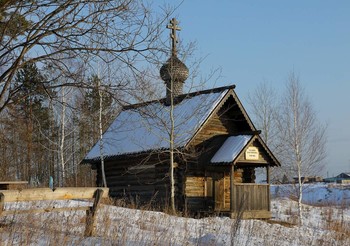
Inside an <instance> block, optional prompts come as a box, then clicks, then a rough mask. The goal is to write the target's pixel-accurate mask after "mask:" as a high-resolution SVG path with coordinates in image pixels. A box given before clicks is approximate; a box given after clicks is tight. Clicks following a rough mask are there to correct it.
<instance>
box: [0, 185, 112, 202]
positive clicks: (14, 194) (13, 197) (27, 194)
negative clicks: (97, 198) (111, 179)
mask: <svg viewBox="0 0 350 246" xmlns="http://www.w3.org/2000/svg"><path fill="white" fill-rule="evenodd" d="M101 189H103V190H104V191H105V192H104V196H103V197H108V190H109V189H108V188H101ZM95 191H96V188H94V187H72V188H56V189H55V190H54V191H52V190H51V189H50V188H35V189H24V190H4V191H1V192H2V193H3V195H4V196H5V197H4V202H24V201H44V200H70V199H91V198H93V196H94V192H95Z"/></svg>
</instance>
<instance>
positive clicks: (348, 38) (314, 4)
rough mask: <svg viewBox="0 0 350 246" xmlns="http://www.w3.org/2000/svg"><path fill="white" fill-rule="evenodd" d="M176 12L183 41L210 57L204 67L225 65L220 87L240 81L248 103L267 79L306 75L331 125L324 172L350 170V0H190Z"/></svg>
mask: <svg viewBox="0 0 350 246" xmlns="http://www.w3.org/2000/svg"><path fill="white" fill-rule="evenodd" d="M163 2H165V3H168V4H174V5H176V4H179V3H181V2H182V1H176V0H174V1H170V0H168V1H165V0H164V1H163ZM160 3H161V1H159V4H160ZM174 17H176V18H177V19H178V20H179V21H180V26H181V28H182V31H181V32H180V34H179V37H180V40H181V42H183V43H184V44H186V43H189V42H191V41H196V42H197V50H196V52H195V55H196V56H198V57H206V59H205V60H204V62H203V63H202V64H201V72H202V73H203V74H205V73H206V71H209V70H210V69H212V68H213V69H215V68H221V77H220V79H219V80H218V81H217V82H216V84H215V86H224V85H229V84H235V85H236V86H237V87H236V92H237V94H238V96H239V97H240V98H241V100H242V102H243V104H244V106H246V107H247V103H246V98H247V95H248V93H249V92H252V91H253V90H254V89H255V88H256V87H257V86H258V84H260V83H261V82H262V81H268V82H269V83H270V85H271V86H272V87H273V88H275V89H276V90H278V91H280V92H281V91H282V90H283V89H284V84H285V81H286V79H287V77H288V74H289V73H290V72H292V71H294V72H295V73H296V74H298V75H299V78H300V81H301V83H302V85H303V86H304V87H305V92H306V94H307V95H308V96H309V98H310V100H311V102H312V104H313V106H314V107H315V110H316V111H317V114H318V118H319V119H320V121H322V122H324V123H326V124H328V144H327V147H328V159H327V164H326V169H325V171H324V176H326V175H327V172H328V174H329V176H332V175H337V174H339V173H340V172H346V171H347V172H350V1H349V0H337V1H331V0H307V1H305V0H293V1H292V0H289V1H287V0H285V1H283V0H264V1H262V0H255V1H250V0H239V1H237V0H231V1H230V0H220V1H209V0H201V1H199V0H187V1H186V0H185V1H184V2H183V3H182V4H181V5H180V6H179V8H178V9H177V10H176V12H175V14H174ZM211 83H213V82H211V81H208V86H207V87H208V88H210V87H212V84H211ZM248 110H249V109H248Z"/></svg>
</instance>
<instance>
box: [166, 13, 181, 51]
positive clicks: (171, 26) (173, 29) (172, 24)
mask: <svg viewBox="0 0 350 246" xmlns="http://www.w3.org/2000/svg"><path fill="white" fill-rule="evenodd" d="M177 24H179V22H178V21H177V20H176V19H175V18H172V19H171V20H170V24H168V25H167V26H166V28H168V29H171V34H170V38H171V40H172V49H171V53H172V55H173V56H176V55H177V50H176V43H178V40H177V38H176V31H181V28H180V27H179V26H178V25H177Z"/></svg>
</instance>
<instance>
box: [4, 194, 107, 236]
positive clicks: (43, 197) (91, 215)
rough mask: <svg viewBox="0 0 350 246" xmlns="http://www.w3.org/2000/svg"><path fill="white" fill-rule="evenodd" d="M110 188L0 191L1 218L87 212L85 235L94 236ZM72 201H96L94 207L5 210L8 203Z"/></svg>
mask: <svg viewBox="0 0 350 246" xmlns="http://www.w3.org/2000/svg"><path fill="white" fill-rule="evenodd" d="M108 191H109V189H108V188H97V187H71V188H56V189H55V190H51V189H49V188H36V189H24V190H0V216H5V215H10V214H22V213H45V212H61V211H77V210H85V211H86V227H85V233H84V235H85V236H87V237H90V236H93V235H94V231H95V227H96V215H97V209H98V206H99V203H100V201H101V199H102V198H103V197H108ZM71 199H94V202H93V205H92V206H84V207H82V206H80V207H60V208H55V207H52V206H48V207H46V208H40V209H38V208H36V209H32V208H29V209H26V210H5V206H4V205H5V203H7V202H28V201H53V200H71Z"/></svg>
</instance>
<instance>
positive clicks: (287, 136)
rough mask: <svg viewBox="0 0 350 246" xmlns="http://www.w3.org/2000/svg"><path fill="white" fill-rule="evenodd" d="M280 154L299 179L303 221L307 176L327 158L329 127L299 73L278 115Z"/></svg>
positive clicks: (290, 81) (290, 83)
mask: <svg viewBox="0 0 350 246" xmlns="http://www.w3.org/2000/svg"><path fill="white" fill-rule="evenodd" d="M278 125H279V132H280V135H279V140H280V141H281V146H283V151H282V152H281V153H280V154H279V158H280V159H281V161H282V163H283V165H282V167H283V168H284V171H285V172H286V174H289V176H291V175H295V176H296V177H297V178H298V185H299V186H298V209H299V217H300V223H301V224H302V220H303V217H302V197H303V184H304V181H305V180H304V179H303V178H302V177H303V176H308V175H315V174H317V173H319V171H320V170H321V169H322V166H323V161H324V159H325V158H326V151H325V148H326V126H324V125H322V124H320V123H319V121H318V120H317V116H316V113H315V110H314V109H313V107H312V104H311V102H310V101H309V100H308V98H307V96H306V95H305V92H304V89H303V88H302V86H301V84H300V81H299V78H298V76H296V75H295V74H294V73H291V74H290V75H289V78H288V81H287V87H286V93H285V95H284V97H283V99H282V103H281V110H280V114H279V117H278Z"/></svg>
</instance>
